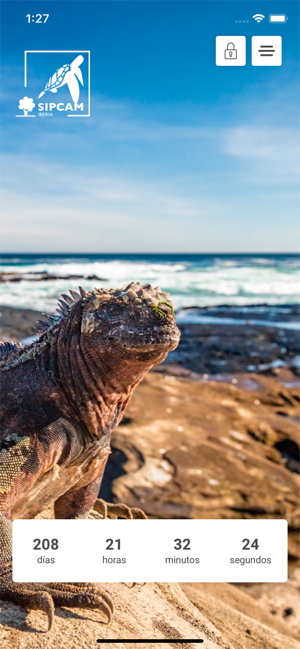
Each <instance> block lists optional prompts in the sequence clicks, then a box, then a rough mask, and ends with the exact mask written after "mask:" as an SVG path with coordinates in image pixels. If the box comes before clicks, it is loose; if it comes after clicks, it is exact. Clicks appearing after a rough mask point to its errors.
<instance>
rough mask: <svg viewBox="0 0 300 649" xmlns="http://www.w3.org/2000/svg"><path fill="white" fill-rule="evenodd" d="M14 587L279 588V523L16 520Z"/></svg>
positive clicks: (283, 549) (283, 532) (283, 572)
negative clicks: (215, 585) (149, 584)
mask: <svg viewBox="0 0 300 649" xmlns="http://www.w3.org/2000/svg"><path fill="white" fill-rule="evenodd" d="M13 578H14V581H26V582H28V581H45V582H47V581H63V582H67V581H70V582H72V581H94V582H124V581H125V582H155V581H157V582H159V581H166V582H176V581H178V582H184V581H190V582H283V581H286V579H287V522H286V521H285V520H15V521H14V523H13Z"/></svg>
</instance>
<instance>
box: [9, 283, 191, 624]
mask: <svg viewBox="0 0 300 649" xmlns="http://www.w3.org/2000/svg"><path fill="white" fill-rule="evenodd" d="M79 290H80V294H79V293H76V292H75V291H72V290H71V291H70V295H66V294H63V295H62V297H61V299H60V300H59V305H58V309H57V311H56V314H53V315H49V316H47V319H48V322H47V323H45V322H39V326H40V336H39V338H38V340H36V341H35V342H33V343H32V344H31V345H29V346H25V347H23V346H20V345H17V344H10V343H3V344H2V347H0V352H1V353H0V370H1V393H0V394H1V403H0V423H1V428H0V430H1V433H0V599H3V600H10V601H12V602H15V603H16V604H19V605H21V606H26V607H28V608H29V609H40V610H42V611H44V612H45V613H46V614H47V616H48V629H50V628H51V626H52V624H53V619H54V605H55V604H56V605H58V606H78V607H86V608H89V607H91V608H100V609H101V610H102V611H103V612H105V614H106V615H107V617H108V621H110V619H111V616H112V613H113V603H112V601H111V599H110V597H109V596H108V595H107V594H106V593H105V592H103V590H102V589H101V588H100V587H96V586H95V585H94V584H88V583H76V584H59V583H46V584H41V583H37V584H35V583H27V584H25V583H15V582H13V581H12V520H13V519H14V518H33V517H35V516H36V515H37V514H38V513H39V512H40V511H41V510H42V509H44V508H45V507H46V506H47V505H50V504H51V503H54V515H55V518H59V519H61V518H72V519H76V518H85V517H87V516H88V514H89V512H90V511H91V509H92V508H93V507H94V508H95V509H96V510H97V511H100V512H101V513H102V514H103V517H104V518H105V517H106V516H107V515H108V514H110V515H116V516H121V517H123V518H124V517H125V518H134V517H135V518H141V517H146V516H145V515H144V513H143V512H142V511H141V510H139V509H137V508H133V509H132V510H130V509H129V507H127V506H126V505H110V504H106V503H104V501H101V500H100V499H98V498H97V496H98V493H99V488H100V485H101V482H102V478H103V473H104V469H105V465H106V462H107V459H108V456H109V453H110V437H111V433H112V431H113V430H114V428H115V427H116V426H117V425H118V423H119V422H120V420H121V418H122V416H123V414H124V410H125V408H126V405H127V403H128V401H129V399H130V397H131V395H132V392H133V390H134V388H135V387H136V386H137V385H138V383H139V382H140V381H141V379H142V378H143V376H144V375H145V373H146V372H147V371H148V370H149V369H150V367H151V366H152V365H153V364H155V363H160V362H161V361H162V360H164V358H165V357H166V356H167V354H168V352H169V351H171V350H173V349H175V348H176V347H177V345H178V342H179V337H180V333H179V330H178V329H177V327H176V324H175V319H174V311H173V307H172V303H171V302H170V299H169V295H168V294H167V293H163V292H161V290H160V288H159V287H157V288H155V289H153V288H152V287H151V285H150V284H145V285H144V286H141V284H140V283H139V282H137V283H134V282H132V283H131V284H129V285H128V286H123V287H122V288H121V289H117V290H114V289H104V288H100V289H94V290H93V291H91V292H89V293H86V292H85V291H84V290H83V289H81V288H80V289H79ZM104 524H105V523H104Z"/></svg>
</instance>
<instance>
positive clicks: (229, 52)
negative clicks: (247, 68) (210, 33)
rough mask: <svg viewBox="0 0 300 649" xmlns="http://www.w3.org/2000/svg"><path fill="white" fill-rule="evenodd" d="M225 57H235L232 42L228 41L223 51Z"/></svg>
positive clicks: (235, 52)
mask: <svg viewBox="0 0 300 649" xmlns="http://www.w3.org/2000/svg"><path fill="white" fill-rule="evenodd" d="M224 58H225V59H237V50H236V49H235V46H234V43H228V45H227V49H226V50H225V51H224Z"/></svg>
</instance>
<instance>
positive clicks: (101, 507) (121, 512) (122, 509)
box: [93, 498, 148, 519]
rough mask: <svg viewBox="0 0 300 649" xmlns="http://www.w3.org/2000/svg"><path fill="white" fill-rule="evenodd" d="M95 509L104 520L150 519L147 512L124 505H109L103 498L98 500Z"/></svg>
mask: <svg viewBox="0 0 300 649" xmlns="http://www.w3.org/2000/svg"><path fill="white" fill-rule="evenodd" d="M93 509H94V510H95V511H96V512H98V513H99V514H102V516H103V518H129V519H133V518H144V519H147V518H148V516H147V515H146V514H145V512H143V510H142V509H139V508H138V507H128V505H124V504H123V503H117V504H113V503H107V502H105V500H102V498H97V500H96V502H95V504H94V506H93Z"/></svg>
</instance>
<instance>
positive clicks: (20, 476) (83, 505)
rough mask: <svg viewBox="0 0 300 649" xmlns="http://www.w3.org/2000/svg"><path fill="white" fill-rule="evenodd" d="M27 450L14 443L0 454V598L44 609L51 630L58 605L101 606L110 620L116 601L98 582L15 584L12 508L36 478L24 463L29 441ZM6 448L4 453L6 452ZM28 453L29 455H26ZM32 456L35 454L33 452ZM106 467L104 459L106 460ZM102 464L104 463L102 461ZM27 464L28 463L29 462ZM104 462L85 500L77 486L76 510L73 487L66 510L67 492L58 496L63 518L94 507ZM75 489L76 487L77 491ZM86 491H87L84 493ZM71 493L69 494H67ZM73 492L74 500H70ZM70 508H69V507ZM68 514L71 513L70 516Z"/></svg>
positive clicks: (85, 513) (79, 514) (75, 515)
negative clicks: (19, 494) (63, 506)
mask: <svg viewBox="0 0 300 649" xmlns="http://www.w3.org/2000/svg"><path fill="white" fill-rule="evenodd" d="M27 447H28V452H26V454H24V449H23V452H21V451H22V448H20V444H19V447H17V445H16V444H15V445H14V447H13V448H12V449H8V450H6V449H3V450H2V451H1V453H2V457H0V460H1V461H0V599H2V600H5V601H11V602H14V603H15V604H19V605H20V606H25V607H27V608H29V609H38V610H41V611H44V612H45V613H46V615H47V617H48V630H49V629H51V626H52V624H53V620H54V609H55V605H57V606H70V607H79V608H99V609H100V610H102V611H103V612H104V613H105V614H106V616H107V618H108V621H110V620H111V617H112V613H113V603H112V601H111V599H110V597H109V596H108V595H107V594H106V593H104V592H103V591H102V589H101V588H99V587H97V586H95V584H89V583H85V584H82V583H80V584H56V583H55V584H52V583H50V584H49V583H45V584H44V583H16V582H14V581H13V580H12V516H11V508H12V506H13V504H14V502H15V500H16V499H17V498H18V493H19V491H20V488H21V487H22V489H23V490H25V492H26V488H27V487H28V486H29V484H32V483H33V482H34V480H35V476H33V475H32V473H30V472H27V471H26V469H25V463H26V461H28V459H29V458H30V457H31V453H32V450H31V447H30V444H29V443H28V444H27V446H26V448H27ZM4 450H5V453H4ZM25 456H26V457H25ZM32 457H33V455H32ZM103 464H104V466H105V462H104V463H103ZM100 465H101V463H100ZM27 466H28V465H27ZM104 466H103V465H102V467H101V469H102V472H101V476H100V475H99V468H98V476H99V477H98V480H97V484H89V485H87V486H86V487H84V488H83V491H82V499H81V500H80V491H81V490H80V489H77V495H78V494H79V500H78V501H77V503H78V504H77V509H78V508H79V510H78V511H77V512H76V509H74V507H73V508H71V509H72V511H71V510H70V503H73V502H74V504H75V499H76V493H73V494H72V490H70V492H67V494H66V509H65V512H64V511H63V509H62V503H63V501H64V497H65V496H64V495H63V496H62V497H61V498H59V499H58V501H57V503H58V506H59V505H60V512H61V516H60V518H79V517H84V516H85V515H87V513H88V512H89V510H90V509H91V507H92V505H93V503H94V501H95V499H96V497H97V493H98V491H99V483H100V481H101V479H102V473H103V470H104ZM75 491H76V490H75ZM84 492H85V494H86V495H85V494H84ZM68 494H69V496H68ZM70 495H71V499H70ZM68 508H69V510H68ZM68 514H69V515H68Z"/></svg>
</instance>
